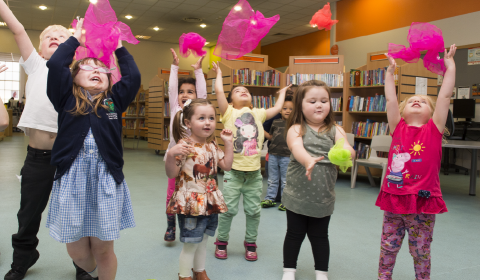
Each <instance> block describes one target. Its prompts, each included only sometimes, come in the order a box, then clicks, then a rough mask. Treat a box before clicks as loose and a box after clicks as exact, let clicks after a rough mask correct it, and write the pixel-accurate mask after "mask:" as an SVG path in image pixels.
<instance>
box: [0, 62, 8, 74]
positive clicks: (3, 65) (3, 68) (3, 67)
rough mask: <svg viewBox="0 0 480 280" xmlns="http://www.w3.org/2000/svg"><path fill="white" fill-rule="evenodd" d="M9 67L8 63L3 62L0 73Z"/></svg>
mask: <svg viewBox="0 0 480 280" xmlns="http://www.w3.org/2000/svg"><path fill="white" fill-rule="evenodd" d="M7 69H8V67H7V65H5V64H2V65H0V73H2V72H5V71H6V70H7Z"/></svg>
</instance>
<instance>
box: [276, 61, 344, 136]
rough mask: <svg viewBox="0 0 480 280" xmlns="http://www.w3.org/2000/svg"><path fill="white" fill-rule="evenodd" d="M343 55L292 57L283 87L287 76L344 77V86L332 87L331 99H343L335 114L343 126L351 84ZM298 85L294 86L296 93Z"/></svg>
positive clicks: (337, 120) (336, 119)
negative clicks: (347, 78) (316, 75)
mask: <svg viewBox="0 0 480 280" xmlns="http://www.w3.org/2000/svg"><path fill="white" fill-rule="evenodd" d="M344 65H345V64H344V57H343V55H316V56H290V58H289V66H288V68H287V70H286V71H285V79H284V80H283V84H282V86H286V85H287V83H289V81H287V79H286V76H287V74H290V75H295V74H297V73H298V74H337V75H342V77H343V86H335V87H330V90H331V98H339V97H341V98H342V104H341V109H340V110H339V111H335V112H334V116H335V121H336V122H341V124H342V125H341V126H342V127H343V128H344V125H345V120H344V119H345V109H344V106H343V104H345V92H346V91H347V89H348V86H349V83H348V80H346V74H345V73H344V72H345V66H344ZM297 88H298V85H294V86H292V90H293V91H294V92H295V91H296V89H297Z"/></svg>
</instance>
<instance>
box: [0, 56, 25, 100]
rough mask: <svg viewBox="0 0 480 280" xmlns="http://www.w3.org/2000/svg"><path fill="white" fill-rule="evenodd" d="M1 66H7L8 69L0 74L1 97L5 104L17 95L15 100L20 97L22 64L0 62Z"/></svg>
mask: <svg viewBox="0 0 480 280" xmlns="http://www.w3.org/2000/svg"><path fill="white" fill-rule="evenodd" d="M0 64H2V65H3V64H6V65H7V67H8V69H7V70H6V71H5V72H3V73H0V97H2V100H3V102H8V100H9V99H10V98H12V96H13V94H14V93H15V96H14V99H15V100H18V98H19V97H20V64H19V63H18V62H11V61H0Z"/></svg>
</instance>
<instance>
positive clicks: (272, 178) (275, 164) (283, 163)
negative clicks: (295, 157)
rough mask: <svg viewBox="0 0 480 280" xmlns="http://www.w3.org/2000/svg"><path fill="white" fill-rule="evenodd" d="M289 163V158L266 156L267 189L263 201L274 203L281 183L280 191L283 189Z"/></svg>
mask: <svg viewBox="0 0 480 280" xmlns="http://www.w3.org/2000/svg"><path fill="white" fill-rule="evenodd" d="M289 163H290V157H282V156H276V155H272V154H269V155H268V189H267V195H266V196H265V200H272V201H274V200H275V198H276V197H277V193H278V185H279V184H280V180H281V181H282V190H281V194H283V189H284V188H285V183H286V180H287V168H288V164H289Z"/></svg>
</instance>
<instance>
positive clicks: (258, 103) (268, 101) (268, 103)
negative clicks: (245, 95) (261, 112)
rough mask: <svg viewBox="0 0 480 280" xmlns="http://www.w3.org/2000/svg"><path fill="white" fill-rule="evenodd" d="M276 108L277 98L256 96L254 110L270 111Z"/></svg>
mask: <svg viewBox="0 0 480 280" xmlns="http://www.w3.org/2000/svg"><path fill="white" fill-rule="evenodd" d="M273 106H275V97H274V96H254V97H253V107H254V108H264V109H268V108H270V107H273Z"/></svg>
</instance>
